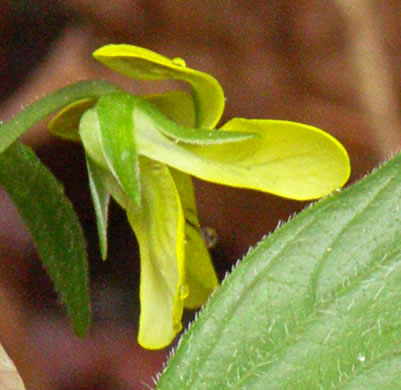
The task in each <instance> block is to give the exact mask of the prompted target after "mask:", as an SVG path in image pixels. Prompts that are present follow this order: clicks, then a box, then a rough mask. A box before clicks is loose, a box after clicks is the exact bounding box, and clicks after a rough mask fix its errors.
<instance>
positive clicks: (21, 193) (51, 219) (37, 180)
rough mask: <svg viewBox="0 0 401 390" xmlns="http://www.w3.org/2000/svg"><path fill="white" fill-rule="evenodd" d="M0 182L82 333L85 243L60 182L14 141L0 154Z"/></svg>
mask: <svg viewBox="0 0 401 390" xmlns="http://www.w3.org/2000/svg"><path fill="white" fill-rule="evenodd" d="M0 185H1V186H2V187H3V188H4V190H5V191H7V192H8V194H9V195H10V197H11V199H12V201H13V202H14V204H15V205H16V207H17V209H18V211H19V213H20V215H21V217H22V218H23V220H24V222H25V224H26V226H27V227H28V229H29V230H30V232H31V235H32V238H33V240H34V241H35V244H36V246H37V249H38V251H39V254H40V257H41V260H42V262H43V264H44V265H45V267H46V269H47V271H48V273H49V275H50V277H51V279H52V280H53V282H54V285H55V288H56V290H57V292H58V293H59V295H60V297H61V298H62V300H63V302H64V304H65V305H66V308H67V312H68V314H69V316H70V318H71V322H72V326H73V328H74V331H75V333H76V334H77V335H79V336H83V335H84V334H85V332H86V330H87V328H88V326H89V292H88V263H87V258H86V244H85V240H84V236H83V232H82V229H81V225H80V224H79V222H78V218H77V216H76V214H75V212H74V210H73V208H72V205H71V203H70V202H69V200H68V199H67V198H66V196H65V195H64V189H63V187H62V185H61V184H60V183H59V182H58V181H57V180H56V179H55V177H54V176H53V175H52V174H51V173H50V171H49V170H48V169H47V168H46V167H45V166H44V165H43V164H42V163H41V162H40V161H39V159H38V158H37V157H36V155H35V154H34V153H33V151H32V150H31V149H30V148H29V147H27V146H24V145H22V144H19V143H14V144H13V145H11V146H10V147H9V148H8V149H7V150H6V151H5V152H4V153H2V154H0Z"/></svg>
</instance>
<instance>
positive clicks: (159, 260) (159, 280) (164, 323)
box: [127, 158, 188, 349]
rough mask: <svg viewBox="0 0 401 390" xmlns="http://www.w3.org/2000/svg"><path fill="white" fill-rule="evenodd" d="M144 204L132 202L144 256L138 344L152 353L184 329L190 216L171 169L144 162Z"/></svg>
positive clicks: (132, 221) (131, 215) (133, 222)
mask: <svg viewBox="0 0 401 390" xmlns="http://www.w3.org/2000/svg"><path fill="white" fill-rule="evenodd" d="M140 169H141V171H142V176H141V186H142V187H141V188H142V205H141V208H138V207H136V206H134V205H133V203H131V204H130V207H129V208H128V210H127V215H128V219H129V222H130V224H131V226H132V228H133V230H134V232H135V234H136V237H137V240H138V243H139V249H140V256H141V281H140V301H141V314H140V319H139V334H138V342H139V344H140V345H141V346H143V347H144V348H148V349H159V348H164V347H166V346H167V345H169V344H170V343H171V342H172V340H173V339H174V337H175V336H176V334H177V333H178V332H179V331H180V330H181V329H182V324H181V317H182V312H183V302H184V299H185V297H186V295H187V294H188V291H187V290H188V287H187V286H186V284H185V275H184V272H185V266H184V237H185V236H184V216H183V211H182V207H181V203H180V199H179V196H178V192H177V189H176V187H175V184H174V180H173V179H172V177H171V175H170V172H169V170H168V168H167V167H166V166H164V165H163V164H159V163H158V162H155V161H152V160H149V159H147V158H141V159H140Z"/></svg>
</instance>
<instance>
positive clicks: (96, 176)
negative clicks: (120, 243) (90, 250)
mask: <svg viewBox="0 0 401 390" xmlns="http://www.w3.org/2000/svg"><path fill="white" fill-rule="evenodd" d="M86 166H87V168H88V178H89V189H90V192H91V196H92V202H93V207H94V210H95V215H96V226H97V233H98V239H99V247H100V253H101V255H102V259H103V260H106V257H107V220H108V209H109V202H110V194H109V192H108V191H107V188H106V186H105V179H104V175H105V172H102V168H100V167H98V166H97V164H96V163H95V162H93V161H92V160H91V158H90V157H89V156H88V155H86Z"/></svg>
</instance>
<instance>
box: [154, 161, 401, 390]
mask: <svg viewBox="0 0 401 390" xmlns="http://www.w3.org/2000/svg"><path fill="white" fill-rule="evenodd" d="M259 217H260V218H261V217H262V216H259ZM400 370H401V155H399V156H397V157H396V158H394V159H393V160H392V161H390V162H388V163H387V164H385V165H384V166H382V167H381V168H380V169H378V170H377V171H376V172H374V173H373V174H371V175H370V176H368V177H366V178H365V179H364V180H362V181H361V182H360V183H358V184H357V185H355V186H353V187H350V188H349V189H347V190H344V191H343V192H339V193H335V194H334V195H332V196H329V197H328V198H326V199H324V200H322V201H320V202H319V203H317V204H315V205H314V206H313V207H310V208H308V209H306V210H305V211H303V212H302V213H300V214H299V215H298V216H297V217H295V218H294V219H293V220H291V221H290V222H288V223H287V224H286V225H284V226H283V227H281V228H279V229H278V230H277V231H276V232H275V233H274V234H272V235H270V236H269V237H267V238H266V239H264V240H263V241H262V242H261V243H260V244H259V245H258V246H257V248H256V249H255V250H253V251H252V252H251V253H250V254H249V255H247V256H246V257H245V258H244V259H243V260H242V262H241V263H240V264H239V266H237V268H236V269H235V270H234V271H233V273H232V274H231V275H230V276H229V277H228V278H227V279H226V280H225V281H224V283H223V284H222V286H221V288H220V289H219V290H218V291H217V292H216V294H215V295H214V297H213V298H212V299H211V300H210V302H209V303H208V305H207V306H206V307H205V309H204V310H203V312H202V313H201V314H200V316H199V318H198V319H197V321H195V323H194V324H193V325H192V327H191V329H190V331H189V332H188V333H187V334H186V335H185V336H184V337H183V339H182V340H181V343H180V346H179V348H178V350H177V352H176V353H175V355H174V356H173V357H172V359H171V360H170V362H169V364H168V366H167V369H166V371H165V372H164V374H163V375H162V377H161V378H160V381H159V384H158V387H157V389H159V390H162V389H180V390H185V389H191V390H196V389H202V390H204V389H219V390H223V389H252V390H257V389H280V390H282V389H308V390H311V389H353V390H355V389H396V388H400V379H399V375H400Z"/></svg>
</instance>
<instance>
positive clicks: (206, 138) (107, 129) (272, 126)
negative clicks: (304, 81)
mask: <svg viewBox="0 0 401 390" xmlns="http://www.w3.org/2000/svg"><path fill="white" fill-rule="evenodd" d="M94 57H95V58H96V59H97V60H99V61H101V62H103V63H104V64H105V65H107V66H108V67H110V68H111V69H113V70H115V71H117V72H120V73H122V74H124V75H126V76H129V77H132V78H136V79H144V80H165V79H175V80H182V81H185V82H187V83H189V85H190V93H187V92H185V91H173V92H167V93H164V94H160V95H151V96H134V95H130V94H128V93H125V92H116V93H111V94H107V95H104V96H102V97H101V98H100V99H99V100H97V101H96V100H94V99H92V100H91V99H86V100H82V101H78V102H76V103H74V104H72V105H70V106H68V107H67V108H65V109H64V110H63V111H61V112H60V113H59V114H58V115H57V116H56V117H55V118H54V119H53V121H52V122H51V123H50V129H51V130H52V131H53V132H54V133H55V134H57V135H59V136H63V137H65V138H68V139H75V140H80V141H82V143H83V146H84V148H85V151H86V154H87V163H88V172H89V178H90V187H91V192H92V198H93V201H94V205H95V210H96V215H97V221H98V232H99V237H100V243H101V251H102V255H103V257H104V258H105V257H106V253H107V245H106V228H107V206H108V200H109V196H110V195H111V196H112V197H113V198H114V199H115V200H116V201H117V202H118V203H119V204H120V205H121V206H122V207H123V208H124V209H125V210H126V212H127V216H128V220H129V222H130V224H131V226H132V228H133V230H134V232H135V234H136V237H137V240H138V243H139V247H140V257H141V282H140V302H141V314H140V321H139V334H138V342H139V343H140V344H141V345H142V346H143V347H145V348H150V349H156V348H163V347H165V346H167V345H168V344H169V343H170V342H171V341H172V340H173V339H174V337H175V336H176V334H177V332H179V331H180V330H181V328H182V325H181V317H182V312H183V308H184V307H187V308H197V307H199V306H200V305H201V304H203V303H204V302H205V301H206V299H207V298H208V296H209V295H210V293H211V292H212V291H213V290H214V288H215V287H216V286H217V284H218V281H217V278H216V275H215V272H214V269H213V266H212V263H211V260H210V256H209V254H208V251H207V249H206V247H205V244H204V242H203V240H202V237H201V234H200V229H199V222H198V219H197V213H196V206H195V198H194V193H193V187H192V181H191V177H190V175H192V176H196V177H198V178H201V179H203V180H207V181H212V182H216V183H220V184H225V185H229V186H235V187H244V188H251V189H255V190H260V191H264V192H269V193H272V194H276V195H278V196H283V197H286V198H292V199H298V200H306V199H316V198H319V197H322V196H324V195H326V194H328V193H330V192H331V191H333V190H335V189H337V188H339V187H341V186H342V185H344V183H345V182H346V181H347V179H348V177H349V174H350V164H349V158H348V155H347V153H346V151H345V149H344V148H343V147H342V145H341V144H340V143H339V142H338V141H337V140H335V139H334V138H333V137H332V136H330V135H329V134H327V133H325V132H323V131H321V130H319V129H317V128H314V127H311V126H307V125H304V124H300V123H294V122H288V121H279V120H248V119H243V118H234V119H232V120H230V121H229V122H227V123H226V124H225V125H223V126H222V127H220V128H219V130H218V131H217V130H214V128H215V126H216V125H217V123H218V122H219V120H220V118H221V115H222V113H223V109H224V94H223V91H222V88H221V86H220V84H219V83H218V82H217V80H215V79H214V78H213V77H212V76H210V75H208V74H205V73H202V72H199V71H196V70H193V69H190V68H188V67H186V65H185V62H184V61H183V60H182V59H179V58H178V59H177V58H176V59H172V60H170V59H168V58H166V57H164V56H161V55H159V54H157V53H154V52H152V51H149V50H146V49H143V48H139V47H135V46H130V45H107V46H105V47H102V48H100V49H98V50H97V51H95V53H94ZM77 127H79V132H77V131H76V128H77Z"/></svg>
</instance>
